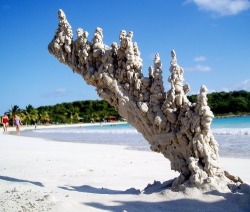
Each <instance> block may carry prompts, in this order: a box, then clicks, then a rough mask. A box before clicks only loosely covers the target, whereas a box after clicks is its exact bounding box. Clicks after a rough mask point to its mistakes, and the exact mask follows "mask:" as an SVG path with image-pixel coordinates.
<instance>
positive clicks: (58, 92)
mask: <svg viewBox="0 0 250 212" xmlns="http://www.w3.org/2000/svg"><path fill="white" fill-rule="evenodd" d="M44 96H45V97H51V98H57V97H64V96H67V90H66V89H65V88H57V89H56V90H54V91H51V92H49V93H46V94H44Z"/></svg>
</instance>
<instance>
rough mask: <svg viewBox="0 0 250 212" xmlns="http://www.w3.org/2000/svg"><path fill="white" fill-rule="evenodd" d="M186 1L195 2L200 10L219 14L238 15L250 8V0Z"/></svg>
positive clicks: (188, 1)
mask: <svg viewBox="0 0 250 212" xmlns="http://www.w3.org/2000/svg"><path fill="white" fill-rule="evenodd" d="M186 3H194V4H196V5H197V6H198V8H199V9H200V10H204V11H208V12H212V13H213V14H216V15H219V16H227V15H237V14H238V13H240V12H242V11H244V10H248V9H250V1H249V0H187V1H186Z"/></svg>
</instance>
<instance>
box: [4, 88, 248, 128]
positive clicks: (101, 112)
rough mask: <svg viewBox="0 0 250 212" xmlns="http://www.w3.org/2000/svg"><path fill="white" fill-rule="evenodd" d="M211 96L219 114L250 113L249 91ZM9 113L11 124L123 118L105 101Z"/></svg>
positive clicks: (214, 109) (15, 110)
mask: <svg viewBox="0 0 250 212" xmlns="http://www.w3.org/2000/svg"><path fill="white" fill-rule="evenodd" d="M207 97H208V105H209V106H210V108H211V110H212V111H213V113H214V114H215V115H216V116H221V115H223V116H226V115H242V114H250V92H248V91H244V90H242V91H232V92H214V93H210V94H208V95H207ZM196 98H197V96H196V95H191V96H188V99H189V101H191V102H196ZM7 114H8V115H9V119H10V124H12V122H13V116H14V114H17V115H19V116H20V117H21V119H22V122H23V124H35V123H41V124H46V123H78V122H91V121H94V122H99V121H104V120H108V118H109V116H115V117H117V119H118V120H119V119H121V117H120V115H119V114H118V112H117V111H116V110H115V108H114V107H112V106H110V105H109V103H108V102H106V101H104V100H86V101H75V102H69V103H61V104H56V105H52V106H40V107H38V108H34V107H33V106H32V105H28V106H27V107H26V108H25V109H20V108H19V106H18V105H14V106H12V107H11V109H10V110H9V111H8V112H7Z"/></svg>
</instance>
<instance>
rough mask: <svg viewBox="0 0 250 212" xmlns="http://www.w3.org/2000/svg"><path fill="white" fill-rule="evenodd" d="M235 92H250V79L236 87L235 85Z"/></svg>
mask: <svg viewBox="0 0 250 212" xmlns="http://www.w3.org/2000/svg"><path fill="white" fill-rule="evenodd" d="M233 90H246V91H250V79H246V80H244V81H242V82H240V83H238V84H236V85H234V88H233Z"/></svg>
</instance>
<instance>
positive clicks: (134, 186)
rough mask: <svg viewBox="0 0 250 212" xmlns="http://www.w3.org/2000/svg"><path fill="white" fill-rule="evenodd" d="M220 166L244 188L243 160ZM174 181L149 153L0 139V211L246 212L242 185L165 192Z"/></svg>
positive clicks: (246, 168)
mask: <svg viewBox="0 0 250 212" xmlns="http://www.w3.org/2000/svg"><path fill="white" fill-rule="evenodd" d="M220 161H221V165H222V167H223V168H224V169H225V170H228V171H229V172H230V173H232V174H235V175H237V176H240V177H241V178H242V179H243V181H244V182H246V183H249V182H250V160H249V159H233V158H221V159H220ZM177 176H178V173H177V172H174V171H171V170H170V164H169V161H168V160H167V159H165V158H164V157H163V156H162V155H161V154H158V153H154V152H150V151H148V152H147V151H136V150H128V149H126V147H123V146H114V145H101V144H83V143H67V142H55V141H48V140H43V139H38V138H28V137H22V136H15V135H10V134H3V133H1V134H0V211H5V212H15V211H56V212H58V211H60V212H61V211H65V212H66V211H67V212H68V211H70V212H78V211H128V212H131V211H154V212H155V211H250V186H249V185H248V184H242V186H241V189H240V190H239V191H237V192H236V193H231V192H224V193H223V192H218V191H212V192H209V193H205V192H202V191H198V190H197V189H191V188H190V189H186V190H183V191H179V192H177V191H172V190H171V189H170V188H169V187H168V182H170V181H171V180H172V179H173V178H175V177H177ZM149 184H152V186H148V185H149Z"/></svg>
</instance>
